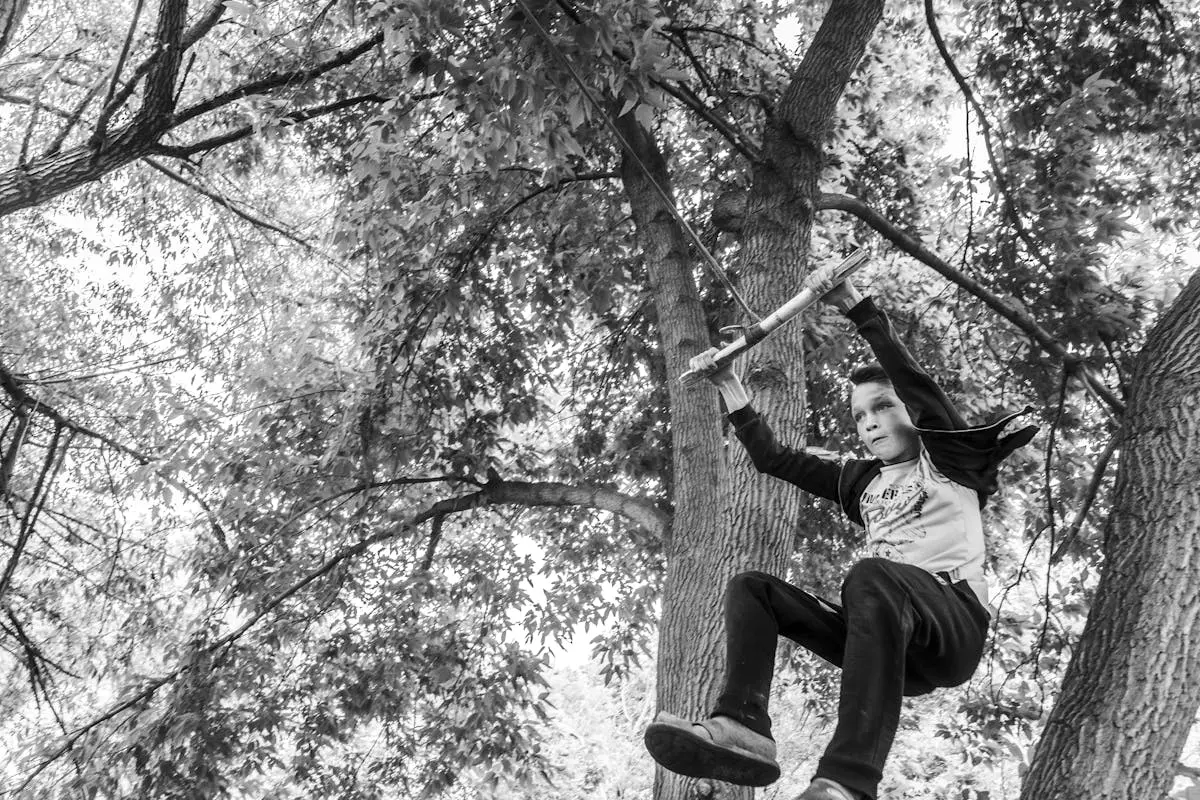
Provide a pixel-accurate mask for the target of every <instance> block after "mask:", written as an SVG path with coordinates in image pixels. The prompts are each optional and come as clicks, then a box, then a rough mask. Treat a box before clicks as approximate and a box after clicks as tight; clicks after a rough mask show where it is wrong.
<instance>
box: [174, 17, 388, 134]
mask: <svg viewBox="0 0 1200 800" xmlns="http://www.w3.org/2000/svg"><path fill="white" fill-rule="evenodd" d="M382 43H383V33H382V31H381V32H379V33H376V34H375V35H374V36H372V37H370V38H369V39H365V40H363V41H362V42H359V43H358V44H357V45H355V46H354V47H351V48H350V49H349V50H344V51H342V52H339V53H337V54H336V55H335V56H334V57H333V58H331V59H329V60H328V61H323V62H321V63H320V64H317V65H316V66H314V67H311V68H309V69H300V70H289V71H287V72H278V73H276V74H274V75H268V76H267V77H265V78H260V79H259V80H256V81H252V82H250V83H247V84H243V85H242V86H239V87H237V88H236V89H231V90H229V91H228V92H222V93H221V94H218V95H215V96H213V97H210V98H208V99H207V100H203V101H201V102H199V103H196V104H195V105H193V106H191V107H190V108H185V109H183V110H182V111H180V112H178V113H177V114H175V116H174V118H173V123H174V124H175V125H179V124H181V123H184V122H187V121H188V120H191V119H194V118H196V117H198V116H200V115H202V114H207V113H208V112H209V111H213V110H215V109H218V108H221V107H222V106H227V105H229V104H230V103H232V102H234V101H235V100H241V99H242V98H245V97H250V96H251V95H256V94H267V93H269V92H271V91H273V90H275V89H279V88H282V87H285V86H291V85H294V84H300V83H307V82H308V81H311V80H312V79H313V78H318V77H320V76H321V75H324V74H325V73H327V72H331V71H332V70H335V69H337V68H338V67H344V66H346V65H347V64H349V63H351V62H353V61H354V60H355V59H357V58H359V57H360V56H362V55H363V54H364V53H367V52H369V51H370V50H371V49H372V48H374V47H376V46H378V45H380V44H382ZM363 96H364V97H365V96H376V95H363Z"/></svg>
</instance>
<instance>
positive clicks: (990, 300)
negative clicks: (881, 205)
mask: <svg viewBox="0 0 1200 800" xmlns="http://www.w3.org/2000/svg"><path fill="white" fill-rule="evenodd" d="M816 207H817V209H818V210H826V209H829V210H837V211H845V212H847V213H849V214H853V215H854V216H856V217H858V218H859V219H860V220H862V221H863V222H865V223H867V225H869V226H870V227H871V228H872V229H873V230H875V232H876V233H878V234H880V235H881V236H883V238H885V239H887V240H888V241H889V242H891V243H892V244H894V245H896V247H898V248H899V249H900V250H902V251H904V252H905V253H907V254H908V255H910V256H912V257H913V258H915V259H917V260H918V261H920V262H921V263H923V264H925V265H926V266H928V267H930V268H931V269H933V270H934V271H935V272H937V273H938V274H939V275H941V276H942V277H944V278H946V279H947V280H949V281H950V282H952V283H955V284H957V285H958V286H960V287H961V288H963V289H964V290H966V291H967V292H968V293H969V294H972V295H974V296H975V297H977V298H979V299H980V300H982V301H983V302H984V304H985V305H987V306H988V307H989V308H991V309H992V310H993V311H995V312H996V313H997V314H999V315H1000V316H1001V317H1003V318H1004V319H1006V320H1008V321H1009V322H1011V323H1012V324H1013V325H1015V326H1016V327H1017V328H1018V329H1019V330H1021V331H1022V332H1023V333H1025V335H1026V336H1028V337H1029V338H1030V339H1032V340H1033V342H1034V343H1035V344H1036V345H1037V346H1038V347H1040V348H1041V349H1042V350H1044V351H1045V352H1047V353H1049V354H1050V355H1051V356H1054V357H1055V358H1057V359H1059V360H1060V361H1062V362H1063V364H1064V365H1065V366H1066V367H1067V369H1068V371H1069V372H1071V373H1072V374H1074V375H1077V376H1078V377H1079V378H1080V379H1081V380H1082V381H1083V382H1084V384H1085V385H1086V386H1088V387H1089V389H1090V390H1091V391H1094V392H1095V394H1096V396H1097V397H1098V398H1099V399H1100V400H1101V401H1103V402H1104V403H1105V404H1106V405H1107V406H1108V407H1109V409H1111V410H1112V411H1113V412H1114V413H1116V414H1118V415H1120V414H1123V413H1124V411H1125V404H1124V403H1123V402H1121V401H1120V400H1119V399H1118V398H1117V396H1116V395H1115V394H1113V392H1112V390H1111V389H1109V388H1108V387H1107V386H1105V385H1104V384H1103V383H1102V382H1101V381H1100V379H1099V378H1097V377H1096V376H1095V374H1093V373H1092V371H1091V370H1090V369H1088V368H1087V366H1086V365H1084V364H1082V363H1080V361H1079V358H1078V357H1077V356H1075V355H1073V354H1071V353H1069V352H1068V351H1067V349H1066V348H1065V347H1063V346H1062V344H1060V343H1059V342H1058V340H1057V339H1055V338H1054V336H1052V335H1051V334H1050V332H1049V331H1047V330H1046V329H1044V328H1042V327H1041V326H1040V325H1038V323H1037V322H1036V321H1035V320H1034V319H1033V318H1032V317H1030V316H1029V315H1028V314H1027V313H1025V312H1024V311H1022V310H1021V309H1019V308H1017V307H1015V306H1013V305H1012V304H1011V303H1009V302H1007V301H1006V300H1004V298H1002V297H1000V296H999V295H998V294H996V293H995V292H993V291H991V290H990V289H988V288H987V287H986V286H984V285H983V284H981V283H980V282H979V281H977V280H975V279H974V278H972V277H970V276H969V275H966V274H964V273H963V272H961V271H959V270H957V269H955V268H954V267H952V266H951V265H950V264H948V263H947V262H946V261H945V260H943V259H942V258H941V257H939V256H938V255H937V254H935V253H934V252H933V251H931V250H930V249H929V248H927V247H926V246H925V245H924V244H923V243H922V242H921V241H920V240H919V239H917V238H916V237H915V236H912V235H911V234H908V233H905V232H904V231H902V230H900V229H899V228H898V227H896V226H895V225H894V224H892V222H891V221H890V220H888V219H887V218H885V217H884V216H883V215H882V214H880V213H879V212H878V211H876V210H875V209H873V208H871V207H870V206H868V205H867V204H866V203H864V202H863V201H862V200H859V199H858V198H857V197H851V196H849V195H844V194H822V195H821V196H820V197H819V198H818V199H817V205H816Z"/></svg>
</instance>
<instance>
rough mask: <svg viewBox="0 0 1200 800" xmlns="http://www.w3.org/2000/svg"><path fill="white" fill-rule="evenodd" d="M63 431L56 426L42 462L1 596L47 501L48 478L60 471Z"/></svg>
mask: <svg viewBox="0 0 1200 800" xmlns="http://www.w3.org/2000/svg"><path fill="white" fill-rule="evenodd" d="M62 432H63V427H62V426H61V425H55V426H54V438H53V439H51V441H50V446H49V448H48V449H47V450H46V458H45V460H44V461H43V462H42V471H41V473H40V474H39V475H38V479H37V483H36V484H35V485H34V487H33V495H32V496H31V497H30V498H29V499H30V502H29V504H28V505H27V507H26V509H25V518H24V519H23V520H21V529H20V531H19V532H18V533H17V541H16V542H15V543H14V544H13V548H12V553H11V554H10V555H9V557H8V563H6V564H5V565H4V574H3V575H0V597H3V596H4V593H5V592H6V591H7V590H8V584H9V583H10V582H11V581H12V576H13V574H14V573H15V572H16V571H17V562H19V561H20V560H21V551H22V550H24V549H25V543H26V542H28V541H29V534H30V533H32V532H33V526H34V524H35V523H36V521H37V517H38V511H39V508H40V506H41V504H42V503H43V502H44V501H45V495H46V494H47V493H48V492H49V490H50V486H49V483H48V482H47V478H48V477H50V476H51V474H52V473H54V474H57V472H58V469H57V468H56V467H55V466H54V465H55V460H56V457H57V456H58V442H59V439H60V438H61V437H62ZM58 466H62V462H61V461H58ZM50 482H53V478H51V480H50Z"/></svg>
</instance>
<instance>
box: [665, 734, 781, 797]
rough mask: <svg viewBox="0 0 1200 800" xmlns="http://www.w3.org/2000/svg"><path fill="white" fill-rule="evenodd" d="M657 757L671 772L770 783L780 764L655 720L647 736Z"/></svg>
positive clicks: (742, 783)
mask: <svg viewBox="0 0 1200 800" xmlns="http://www.w3.org/2000/svg"><path fill="white" fill-rule="evenodd" d="M644 740H645V742H646V749H647V750H649V751H650V755H651V756H653V757H654V760H655V761H657V762H658V763H659V764H661V765H663V767H665V768H666V769H669V770H670V771H671V772H675V773H678V774H680V775H687V776H688V777H691V778H711V779H713V780H718V781H725V782H726V783H736V784H738V785H739V786H769V785H770V784H772V783H774V782H775V781H777V780H779V765H778V764H776V763H775V762H773V761H768V760H765V759H763V757H762V756H758V755H755V754H754V753H751V752H749V751H747V750H742V749H740V748H736V747H729V746H726V745H719V744H717V743H716V742H713V741H711V740H710V739H706V738H704V737H702V736H696V735H695V734H692V733H690V732H688V731H685V730H682V729H681V728H678V727H676V726H674V725H665V724H662V723H652V724H651V725H650V727H648V728H646V734H645V736H644Z"/></svg>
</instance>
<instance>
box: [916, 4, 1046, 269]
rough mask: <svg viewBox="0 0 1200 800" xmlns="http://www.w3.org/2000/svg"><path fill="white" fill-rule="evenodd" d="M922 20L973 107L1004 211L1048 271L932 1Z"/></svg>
mask: <svg viewBox="0 0 1200 800" xmlns="http://www.w3.org/2000/svg"><path fill="white" fill-rule="evenodd" d="M925 23H926V25H928V27H929V33H930V35H931V36H932V37H933V44H934V46H935V47H936V48H937V51H938V55H940V56H941V58H942V63H944V64H945V65H946V69H948V70H949V71H950V75H951V76H952V77H953V78H954V82H955V83H956V84H958V89H959V91H960V92H962V95H963V97H964V98H965V99H966V101H967V103H968V104H970V106H971V107H972V108H973V109H975V116H976V117H978V119H979V129H980V131H982V133H983V145H984V150H985V151H986V152H987V156H988V163H989V164H991V166H992V175H993V176H994V177H995V178H996V185H997V187H998V188H999V189H1000V193H1001V194H1002V195H1004V199H1005V206H1006V210H1007V211H1008V216H1009V219H1010V220H1011V222H1012V224H1013V227H1014V228H1015V229H1016V231H1017V235H1018V236H1019V237H1020V238H1021V241H1023V242H1025V246H1026V247H1028V248H1029V252H1031V253H1032V254H1033V256H1034V257H1035V258H1036V259H1037V260H1038V261H1039V262H1040V263H1041V264H1042V266H1043V267H1045V268H1046V269H1047V270H1049V269H1050V263H1049V261H1048V259H1047V258H1046V256H1045V255H1044V254H1043V253H1042V251H1041V248H1040V247H1038V245H1037V243H1036V242H1035V241H1034V240H1033V237H1032V236H1031V235H1030V233H1029V231H1028V230H1026V229H1025V225H1024V223H1022V222H1021V218H1020V215H1019V214H1018V213H1017V204H1016V200H1015V199H1014V198H1013V194H1012V187H1011V186H1009V185H1008V178H1007V177H1006V175H1005V173H1004V171H1003V170H1002V169H1001V166H1000V162H999V159H997V157H996V153H995V148H994V146H993V144H992V126H991V124H990V123H989V122H988V118H987V114H985V113H984V111H983V107H982V106H981V105H980V104H979V101H978V100H976V99H975V92H974V91H973V90H972V89H971V85H970V84H969V83H967V79H966V77H964V76H963V74H962V72H961V71H960V70H959V69H958V65H957V64H955V63H954V57H953V56H951V55H950V50H949V48H947V47H946V42H945V40H944V39H943V38H942V32H941V30H940V29H939V28H938V24H937V17H936V15H935V14H934V10H933V0H925Z"/></svg>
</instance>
